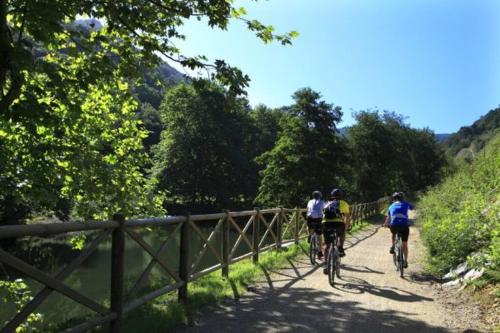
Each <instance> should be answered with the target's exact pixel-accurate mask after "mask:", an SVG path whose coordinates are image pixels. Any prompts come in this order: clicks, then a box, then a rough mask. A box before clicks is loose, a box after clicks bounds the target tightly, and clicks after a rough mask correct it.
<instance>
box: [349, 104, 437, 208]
mask: <svg viewBox="0 0 500 333" xmlns="http://www.w3.org/2000/svg"><path fill="white" fill-rule="evenodd" d="M355 118H356V121H357V123H356V124H355V125H354V126H352V127H350V128H349V129H348V131H347V136H348V141H349V146H350V150H351V151H352V157H353V160H352V167H351V170H352V171H351V172H352V182H351V183H350V191H351V192H353V193H356V194H357V196H358V199H360V200H375V199H377V198H380V197H381V196H384V195H387V194H390V193H392V192H394V191H415V190H421V189H424V188H425V187H426V186H429V185H432V184H435V183H436V182H437V181H438V180H439V177H440V172H441V168H442V166H443V165H444V159H443V157H442V153H441V151H440V148H439V146H438V144H437V142H436V139H435V136H434V133H432V132H431V131H429V130H427V129H424V130H418V129H412V128H410V127H409V126H408V125H407V124H406V123H405V122H404V118H403V117H402V116H400V115H397V114H394V113H390V112H384V113H380V112H378V111H361V112H358V113H357V114H356V115H355Z"/></svg>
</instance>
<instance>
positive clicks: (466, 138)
mask: <svg viewBox="0 0 500 333" xmlns="http://www.w3.org/2000/svg"><path fill="white" fill-rule="evenodd" d="M499 129H500V108H496V109H493V110H490V111H489V112H488V113H487V114H486V115H484V116H482V117H481V118H480V119H478V120H477V121H475V122H474V123H473V124H472V125H471V126H464V127H462V128H460V130H459V131H458V132H457V133H455V134H453V135H451V136H450V137H449V138H448V139H447V140H446V141H445V142H443V147H444V148H445V149H446V153H447V155H449V156H450V157H452V158H456V159H458V160H466V161H469V162H470V161H472V160H473V159H474V155H475V154H476V153H478V152H479V151H480V150H481V149H483V147H484V146H485V145H486V144H487V143H488V141H489V140H490V139H491V138H493V137H494V136H495V135H496V133H498V132H499Z"/></svg>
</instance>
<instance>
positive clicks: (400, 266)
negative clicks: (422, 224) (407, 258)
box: [392, 232, 405, 277]
mask: <svg viewBox="0 0 500 333" xmlns="http://www.w3.org/2000/svg"><path fill="white" fill-rule="evenodd" d="M402 239H403V234H402V233H401V232H398V233H396V241H395V242H394V253H393V254H392V259H393V261H394V265H395V266H396V272H398V271H399V276H400V277H403V272H404V265H405V264H404V255H403V241H402Z"/></svg>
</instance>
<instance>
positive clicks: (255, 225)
mask: <svg viewBox="0 0 500 333" xmlns="http://www.w3.org/2000/svg"><path fill="white" fill-rule="evenodd" d="M386 203H387V200H386V198H383V199H380V200H378V201H375V202H370V203H363V204H357V205H352V206H351V220H352V221H353V223H357V222H359V221H361V220H363V219H365V218H368V217H370V216H373V215H375V214H377V213H378V212H380V210H381V209H382V208H383V206H384V205H386ZM206 222H212V223H210V225H211V226H213V229H212V230H211V232H210V234H209V235H208V237H207V236H205V235H204V233H203V232H202V231H201V230H200V225H202V224H203V223H206ZM214 222H215V223H214ZM145 227H161V228H164V227H171V228H173V231H172V232H170V233H169V234H168V237H166V238H165V239H164V240H163V243H162V244H161V246H160V247H159V249H157V250H155V249H153V248H152V246H151V245H150V244H148V243H147V242H146V241H145V240H144V239H143V238H142V237H141V235H140V234H139V233H138V232H137V231H136V229H138V228H145ZM261 228H262V230H261ZM89 230H93V231H94V232H97V233H98V235H97V236H96V237H95V238H94V239H93V240H92V241H91V242H90V243H89V244H87V245H86V246H85V248H84V249H83V250H82V251H81V252H80V253H79V254H78V256H77V257H76V258H75V259H74V260H73V261H72V262H71V263H69V264H68V265H67V266H66V267H64V268H63V269H62V270H60V271H59V272H57V273H56V274H54V275H53V276H51V275H49V274H47V273H45V272H43V271H41V270H39V269H37V268H35V267H34V266H32V265H30V264H28V263H26V262H25V261H23V260H21V259H19V258H17V257H15V256H14V255H12V254H10V253H8V252H7V251H5V250H3V249H1V248H0V263H3V264H6V265H8V266H11V267H12V268H14V269H15V270H17V271H19V272H21V273H22V274H24V275H25V276H27V277H29V278H31V279H33V280H35V281H37V282H39V283H41V284H42V285H43V286H44V287H43V288H42V290H41V291H39V292H38V293H37V294H36V295H35V297H33V299H32V300H31V301H30V302H29V303H27V304H26V305H25V306H24V307H23V308H22V309H21V310H20V311H19V312H18V313H17V314H16V315H15V316H14V317H13V318H12V319H11V320H10V321H9V322H8V323H7V324H6V326H4V327H3V328H2V330H1V331H0V332H1V333H7V332H9V333H10V332H15V330H16V328H17V327H18V326H19V325H21V324H22V323H23V322H24V321H25V320H26V319H27V318H28V316H29V315H30V314H31V313H34V312H35V311H36V310H37V308H38V307H39V306H40V304H42V303H43V302H44V301H45V300H46V299H47V298H48V297H49V296H50V295H51V293H52V292H53V291H57V292H58V293H60V294H62V295H64V296H66V297H68V298H70V299H71V300H73V301H74V302H77V303H79V304H80V305H83V306H85V307H86V308H88V309H90V310H92V311H93V312H95V314H96V316H95V317H94V318H93V319H90V320H87V321H85V322H83V323H81V324H79V325H77V326H75V327H72V328H70V329H67V330H66V331H65V332H86V331H88V330H90V329H92V328H94V327H96V326H101V325H105V324H108V323H109V325H110V331H111V332H123V317H124V315H125V314H127V313H128V312H130V311H132V310H134V309H136V308H137V307H139V306H141V305H143V304H145V303H147V302H149V301H151V300H153V299H155V298H157V297H159V296H161V295H164V294H166V293H169V292H172V291H175V290H177V291H178V299H179V301H181V302H185V301H186V300H187V299H188V288H187V287H188V284H189V283H190V282H191V281H193V280H196V279H197V278H199V277H201V276H204V275H206V274H208V273H210V272H213V271H215V270H218V269H221V271H222V276H223V277H227V276H228V274H229V269H230V265H231V264H233V263H235V262H238V261H240V260H243V259H245V258H250V257H251V258H252V260H253V262H254V263H256V262H258V260H259V253H261V252H264V251H267V250H269V249H278V250H279V249H281V248H282V247H284V246H288V245H291V244H298V242H299V240H301V239H303V238H306V237H307V226H306V221H305V209H299V208H295V209H288V208H276V209H263V210H259V209H255V210H252V211H241V212H229V211H227V212H224V213H220V214H208V215H192V216H191V215H187V216H175V217H164V218H149V219H138V220H125V218H124V217H123V216H122V215H118V214H117V215H115V216H114V218H113V220H112V221H106V222H86V223H78V222H70V223H53V224H36V225H23V226H3V227H0V240H1V239H15V238H19V237H24V236H41V237H48V236H53V235H60V234H68V233H72V232H82V231H89ZM230 231H231V232H233V233H237V239H236V240H235V241H234V242H230V237H229V233H230ZM218 233H219V234H221V235H222V237H219V238H218V239H219V240H221V244H214V243H215V242H214V239H216V237H215V236H216V234H218ZM110 234H111V242H112V245H111V276H110V285H111V288H110V291H111V292H110V298H109V300H110V302H109V304H110V306H109V308H108V307H106V306H104V305H102V304H100V303H99V302H97V301H95V300H93V299H91V298H89V297H88V296H86V295H84V294H83V293H81V292H78V291H76V290H74V289H73V288H70V287H69V286H67V285H66V284H64V283H63V282H64V280H65V279H66V278H67V277H68V276H69V275H70V274H71V273H72V272H73V271H75V269H77V268H78V267H79V266H80V265H81V264H82V263H83V262H84V261H85V260H86V259H87V258H88V257H89V256H90V255H91V254H92V253H93V252H94V251H95V250H96V249H97V247H98V245H99V244H101V243H102V242H103V241H104V240H105V239H106V238H108V236H109V235H110ZM191 234H194V235H196V237H197V238H199V240H200V241H201V243H200V245H201V246H200V247H198V248H194V247H193V244H192V243H191V244H190V242H189V241H188V239H189V237H190V235H191ZM126 235H128V236H129V241H130V239H132V240H133V241H134V242H136V243H137V244H138V245H139V246H140V247H141V248H142V250H144V251H145V252H147V253H148V254H149V256H150V257H151V259H150V262H149V264H148V265H147V267H146V268H145V269H144V271H143V272H142V273H141V274H140V275H139V278H138V279H137V281H136V282H135V283H134V284H133V285H132V287H131V288H129V290H127V291H125V290H124V281H123V280H124V270H125V267H124V253H125V242H126V239H127V237H126ZM173 239H177V240H178V241H179V247H178V249H179V252H178V255H179V267H178V269H177V270H173V269H172V268H171V267H169V265H167V262H165V260H164V258H162V256H161V255H160V254H161V253H162V251H163V250H164V249H166V247H167V245H168V244H169V243H170V242H172V240H173ZM241 244H243V245H241ZM241 246H246V248H247V252H245V253H244V254H243V255H241V254H240V255H236V253H237V250H238V249H240V248H241ZM207 252H208V253H211V254H212V255H213V257H215V258H216V262H217V264H215V265H213V266H211V267H208V268H202V269H200V264H201V261H202V258H203V257H204V256H205V254H206V253H207ZM240 252H241V251H240ZM155 265H159V266H160V267H161V269H162V270H163V273H164V275H165V276H166V277H167V278H168V279H169V280H170V281H171V283H168V284H166V285H164V286H162V287H160V288H159V289H156V290H154V291H151V292H149V293H147V294H146V295H138V294H139V291H140V289H141V287H143V286H144V284H145V282H146V281H147V279H148V276H149V275H150V273H151V271H152V269H153V267H154V266H155Z"/></svg>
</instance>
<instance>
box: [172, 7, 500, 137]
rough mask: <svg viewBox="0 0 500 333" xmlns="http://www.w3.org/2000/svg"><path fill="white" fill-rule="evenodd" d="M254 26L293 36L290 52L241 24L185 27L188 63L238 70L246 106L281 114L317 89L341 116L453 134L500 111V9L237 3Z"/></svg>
mask: <svg viewBox="0 0 500 333" xmlns="http://www.w3.org/2000/svg"><path fill="white" fill-rule="evenodd" d="M237 5H238V6H240V5H242V6H244V7H245V8H246V9H247V12H248V17H249V18H257V19H259V20H260V21H262V22H263V23H265V24H272V25H273V26H275V27H276V30H277V32H285V31H289V30H297V31H298V32H299V33H300V36H299V37H298V38H297V39H296V40H295V41H294V43H293V46H287V47H283V46H281V45H279V44H268V45H265V44H263V43H262V42H261V41H260V40H259V39H258V38H256V37H255V36H254V35H253V34H252V33H251V32H249V31H247V30H246V28H245V25H244V24H242V23H241V22H234V23H232V24H231V25H230V27H229V29H228V31H221V30H217V29H210V28H209V27H207V26H206V25H205V24H204V23H203V22H196V21H193V22H188V23H187V24H186V25H185V26H184V28H182V31H183V32H184V33H185V34H186V35H187V40H186V41H182V42H177V46H179V47H180V48H181V49H182V50H183V52H184V53H185V54H187V55H196V54H205V55H207V56H208V57H209V59H215V58H217V59H225V60H226V61H228V62H229V63H230V64H232V65H236V66H238V67H240V68H241V69H242V70H243V71H244V72H245V73H246V74H248V75H249V76H250V77H251V79H252V81H251V83H250V87H249V88H248V98H249V100H250V102H251V104H252V105H256V104H259V103H263V104H266V105H268V106H271V107H277V106H282V105H287V104H290V103H292V99H291V97H290V96H291V94H292V93H293V92H294V91H295V90H297V89H298V88H301V87H306V86H308V87H311V88H313V89H315V90H317V91H319V92H321V94H322V95H323V98H324V99H325V100H326V101H327V102H329V103H333V104H335V105H340V106H342V107H343V110H344V118H343V122H342V123H341V126H347V125H350V124H352V123H353V119H352V116H351V113H352V111H353V110H354V111H357V110H364V109H368V108H375V107H377V108H378V109H380V110H390V111H395V112H397V113H400V114H403V115H404V116H407V117H408V119H407V121H408V122H409V123H410V124H411V125H412V126H414V127H418V128H422V127H429V128H431V129H432V130H434V131H435V132H436V133H450V132H455V131H457V130H458V129H459V128H460V127H461V126H465V125H470V124H471V123H472V122H473V121H475V120H476V119H478V118H479V117H480V116H481V115H484V114H486V113H487V112H488V111H489V110H490V109H492V108H495V107H497V106H498V105H500V1H497V0H469V1H465V0H270V1H262V0H261V1H259V2H253V1H238V2H237Z"/></svg>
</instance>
